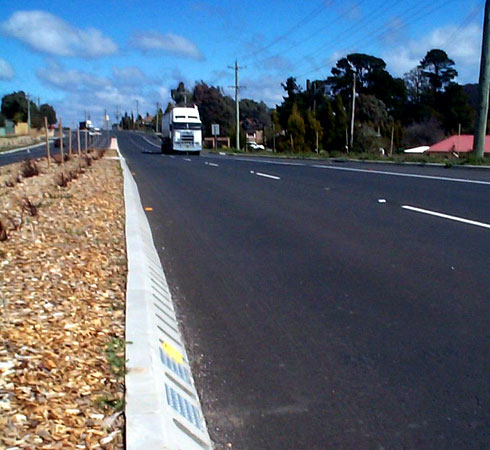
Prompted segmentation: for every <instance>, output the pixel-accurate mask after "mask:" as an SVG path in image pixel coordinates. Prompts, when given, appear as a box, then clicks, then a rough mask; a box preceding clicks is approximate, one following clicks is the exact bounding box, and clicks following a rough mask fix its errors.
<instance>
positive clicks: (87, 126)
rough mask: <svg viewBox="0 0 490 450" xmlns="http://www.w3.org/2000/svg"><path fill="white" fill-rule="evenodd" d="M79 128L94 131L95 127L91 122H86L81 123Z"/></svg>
mask: <svg viewBox="0 0 490 450" xmlns="http://www.w3.org/2000/svg"><path fill="white" fill-rule="evenodd" d="M79 128H80V130H87V131H93V130H94V125H93V124H92V121H91V120H85V121H83V122H80V124H79Z"/></svg>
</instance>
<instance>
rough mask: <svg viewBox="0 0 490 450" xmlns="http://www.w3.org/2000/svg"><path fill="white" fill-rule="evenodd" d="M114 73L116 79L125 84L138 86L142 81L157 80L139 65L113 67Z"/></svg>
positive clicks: (152, 82)
mask: <svg viewBox="0 0 490 450" xmlns="http://www.w3.org/2000/svg"><path fill="white" fill-rule="evenodd" d="M112 73H113V76H114V81H115V82H117V83H118V84H122V85H125V86H137V85H140V84H142V83H146V84H155V81H154V80H152V79H151V78H150V77H148V76H147V75H146V74H145V73H144V72H143V71H142V70H141V69H140V68H139V67H136V66H129V67H121V68H119V67H113V68H112Z"/></svg>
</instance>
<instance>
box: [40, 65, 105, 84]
mask: <svg viewBox="0 0 490 450" xmlns="http://www.w3.org/2000/svg"><path fill="white" fill-rule="evenodd" d="M37 76H38V78H39V79H40V80H41V81H43V82H45V83H47V84H49V85H51V86H54V87H57V88H59V89H62V90H64V91H80V90H85V89H100V88H103V87H105V86H108V85H109V84H110V82H109V80H108V79H107V78H103V77H99V76H97V75H93V74H90V73H88V72H83V71H80V70H64V69H63V68H62V67H61V66H60V65H58V64H57V63H56V62H54V61H50V62H49V63H48V67H45V68H42V69H39V70H38V71H37Z"/></svg>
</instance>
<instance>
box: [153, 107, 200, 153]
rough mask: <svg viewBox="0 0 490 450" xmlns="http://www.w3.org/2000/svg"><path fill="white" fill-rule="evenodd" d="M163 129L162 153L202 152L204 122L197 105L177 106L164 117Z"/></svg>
mask: <svg viewBox="0 0 490 450" xmlns="http://www.w3.org/2000/svg"><path fill="white" fill-rule="evenodd" d="M161 130H162V153H171V152H179V153H180V152H182V153H184V152H185V153H192V154H195V155H199V154H200V153H201V150H202V122H201V119H200V117H199V110H198V109H197V106H194V107H192V108H189V107H185V108H184V107H175V108H174V109H172V110H171V111H169V112H168V113H167V114H165V115H164V116H163V117H162V128H161Z"/></svg>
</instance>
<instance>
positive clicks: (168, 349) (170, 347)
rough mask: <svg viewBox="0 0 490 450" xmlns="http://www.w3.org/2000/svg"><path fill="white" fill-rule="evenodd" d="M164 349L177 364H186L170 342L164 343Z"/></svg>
mask: <svg viewBox="0 0 490 450" xmlns="http://www.w3.org/2000/svg"><path fill="white" fill-rule="evenodd" d="M162 349H163V351H164V352H165V353H166V354H167V355H168V356H170V358H172V359H173V360H174V361H175V362H177V363H179V364H184V357H183V356H182V354H181V353H180V352H179V351H178V350H177V349H176V348H175V347H174V346H173V345H172V344H169V343H168V342H163V343H162Z"/></svg>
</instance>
